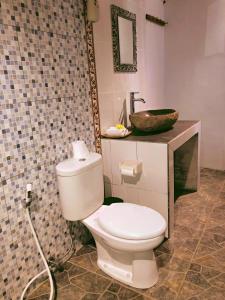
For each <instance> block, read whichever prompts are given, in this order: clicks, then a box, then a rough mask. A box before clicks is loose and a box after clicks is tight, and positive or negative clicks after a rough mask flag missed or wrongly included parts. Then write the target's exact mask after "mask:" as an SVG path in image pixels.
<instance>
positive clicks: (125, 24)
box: [118, 17, 134, 64]
mask: <svg viewBox="0 0 225 300" xmlns="http://www.w3.org/2000/svg"><path fill="white" fill-rule="evenodd" d="M118 28H119V47H120V48H119V50H120V63H121V64H133V61H134V56H133V28H132V22H131V21H130V20H127V19H124V18H121V17H118Z"/></svg>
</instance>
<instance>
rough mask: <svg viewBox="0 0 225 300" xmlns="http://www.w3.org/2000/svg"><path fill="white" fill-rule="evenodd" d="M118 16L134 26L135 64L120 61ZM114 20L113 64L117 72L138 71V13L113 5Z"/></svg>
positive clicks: (112, 16) (112, 15)
mask: <svg viewBox="0 0 225 300" xmlns="http://www.w3.org/2000/svg"><path fill="white" fill-rule="evenodd" d="M118 17H121V18H124V19H127V20H129V21H131V22H132V28H133V64H121V63H120V44H119V26H118ZM111 20H112V45H113V65H114V71H115V72H137V37H136V15H135V14H134V13H131V12H129V11H127V10H125V9H123V8H121V7H119V6H116V5H111Z"/></svg>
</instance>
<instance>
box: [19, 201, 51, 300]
mask: <svg viewBox="0 0 225 300" xmlns="http://www.w3.org/2000/svg"><path fill="white" fill-rule="evenodd" d="M26 216H27V219H28V222H29V225H30V228H31V232H32V235H33V237H34V240H35V243H36V246H37V249H38V251H39V253H40V255H41V258H42V260H43V263H44V266H45V269H44V270H43V271H41V272H40V273H39V274H37V275H36V276H35V277H33V278H32V279H31V280H30V281H29V282H28V284H27V285H26V287H25V288H24V290H23V293H22V295H21V297H20V300H24V296H25V294H26V291H27V289H28V288H29V286H30V285H31V284H32V283H33V282H34V281H35V280H36V279H37V278H38V277H40V276H41V275H43V274H44V273H46V272H47V274H48V278H49V282H50V296H49V300H54V298H55V295H56V290H55V286H54V279H53V276H52V274H51V271H50V269H49V266H48V263H47V261H46V259H45V256H44V254H43V251H42V249H41V246H40V243H39V240H38V237H37V234H36V232H35V229H34V226H33V224H32V221H31V217H30V209H29V206H27V207H26Z"/></svg>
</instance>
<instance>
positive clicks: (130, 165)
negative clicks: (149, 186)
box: [119, 160, 142, 177]
mask: <svg viewBox="0 0 225 300" xmlns="http://www.w3.org/2000/svg"><path fill="white" fill-rule="evenodd" d="M119 168H120V173H121V175H123V176H130V177H135V176H137V175H138V174H140V173H141V172H142V163H141V162H139V161H137V160H125V161H123V162H120V164H119Z"/></svg>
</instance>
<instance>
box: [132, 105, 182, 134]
mask: <svg viewBox="0 0 225 300" xmlns="http://www.w3.org/2000/svg"><path fill="white" fill-rule="evenodd" d="M178 115H179V114H178V112H177V111H175V110H174V109H155V110H145V111H139V112H136V113H133V114H131V115H130V116H129V118H130V122H131V124H132V125H133V126H134V127H135V128H137V129H138V130H141V131H144V132H155V131H164V130H168V129H170V128H171V127H172V126H173V124H174V123H175V122H176V121H177V119H178Z"/></svg>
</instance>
